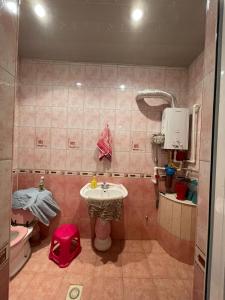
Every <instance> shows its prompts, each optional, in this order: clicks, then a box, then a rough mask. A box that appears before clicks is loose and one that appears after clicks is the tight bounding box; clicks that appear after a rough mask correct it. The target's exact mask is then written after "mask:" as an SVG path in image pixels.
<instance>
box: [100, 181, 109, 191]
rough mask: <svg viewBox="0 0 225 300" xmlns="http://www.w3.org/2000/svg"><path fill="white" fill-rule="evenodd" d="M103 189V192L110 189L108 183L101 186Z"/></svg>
mask: <svg viewBox="0 0 225 300" xmlns="http://www.w3.org/2000/svg"><path fill="white" fill-rule="evenodd" d="M101 188H102V189H103V190H106V189H108V188H109V184H108V183H106V182H103V183H102V184H101Z"/></svg>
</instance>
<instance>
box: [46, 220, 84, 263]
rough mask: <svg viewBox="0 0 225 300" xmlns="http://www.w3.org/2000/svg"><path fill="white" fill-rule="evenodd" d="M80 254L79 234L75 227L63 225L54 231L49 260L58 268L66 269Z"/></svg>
mask: <svg viewBox="0 0 225 300" xmlns="http://www.w3.org/2000/svg"><path fill="white" fill-rule="evenodd" d="M80 252H81V245H80V232H79V229H78V228H77V226H76V225H73V224H63V225H61V226H60V227H59V228H57V229H56V230H55V231H54V233H53V237H52V242H51V248H50V252H49V259H51V260H53V261H54V262H55V263H57V264H58V265H59V267H60V268H65V267H67V266H68V265H69V264H70V263H71V261H72V260H73V259H74V258H75V257H76V256H77V255H78V254H79V253H80Z"/></svg>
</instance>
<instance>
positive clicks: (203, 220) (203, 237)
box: [196, 161, 210, 254]
mask: <svg viewBox="0 0 225 300" xmlns="http://www.w3.org/2000/svg"><path fill="white" fill-rule="evenodd" d="M199 182H200V185H199V191H198V210H197V215H198V218H197V238H196V243H197V245H198V247H199V248H200V249H201V251H202V252H203V253H204V254H206V251H207V239H208V209H209V184H210V163H209V162H203V161H200V174H199Z"/></svg>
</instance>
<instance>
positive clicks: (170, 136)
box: [161, 108, 189, 150]
mask: <svg viewBox="0 0 225 300" xmlns="http://www.w3.org/2000/svg"><path fill="white" fill-rule="evenodd" d="M161 133H162V134H163V135H164V136H165V141H164V144H163V145H162V148H163V149H171V150H188V138H189V109H188V108H166V109H164V111H163V115H162V127H161Z"/></svg>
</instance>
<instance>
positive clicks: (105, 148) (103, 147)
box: [97, 124, 112, 161]
mask: <svg viewBox="0 0 225 300" xmlns="http://www.w3.org/2000/svg"><path fill="white" fill-rule="evenodd" d="M97 147H98V149H99V160H101V159H102V158H103V157H106V158H107V159H108V160H110V161H111V159H112V137H111V133H110V129H109V125H108V124H106V126H105V128H104V129H103V131H102V133H101V136H100V138H99V140H98V142H97Z"/></svg>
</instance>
